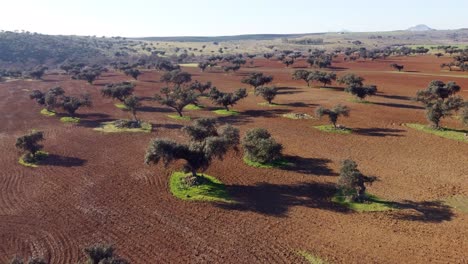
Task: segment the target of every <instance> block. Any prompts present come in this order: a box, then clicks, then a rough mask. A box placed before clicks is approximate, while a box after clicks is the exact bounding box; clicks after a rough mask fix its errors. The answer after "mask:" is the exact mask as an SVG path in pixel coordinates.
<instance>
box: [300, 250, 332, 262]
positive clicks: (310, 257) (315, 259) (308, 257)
mask: <svg viewBox="0 0 468 264" xmlns="http://www.w3.org/2000/svg"><path fill="white" fill-rule="evenodd" d="M297 254H298V255H299V256H302V257H304V258H305V259H306V260H307V262H309V263H310V264H326V263H327V262H326V261H324V260H323V259H321V258H319V257H316V256H314V255H312V254H310V253H309V252H307V251H304V250H300V251H298V252H297Z"/></svg>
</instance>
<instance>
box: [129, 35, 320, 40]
mask: <svg viewBox="0 0 468 264" xmlns="http://www.w3.org/2000/svg"><path fill="white" fill-rule="evenodd" d="M323 34H325V33H307V34H252V35H236V36H216V37H203V36H187V37H143V38H134V39H135V40H147V41H168V42H171V41H176V42H222V41H240V40H273V39H280V38H299V37H304V36H310V35H323Z"/></svg>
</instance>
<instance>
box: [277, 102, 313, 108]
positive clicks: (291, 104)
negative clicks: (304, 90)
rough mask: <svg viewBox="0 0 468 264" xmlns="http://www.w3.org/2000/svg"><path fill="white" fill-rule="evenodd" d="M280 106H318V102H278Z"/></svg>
mask: <svg viewBox="0 0 468 264" xmlns="http://www.w3.org/2000/svg"><path fill="white" fill-rule="evenodd" d="M278 106H290V107H309V106H318V104H306V103H303V102H294V103H287V104H278Z"/></svg>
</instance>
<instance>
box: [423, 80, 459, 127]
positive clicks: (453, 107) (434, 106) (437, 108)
mask: <svg viewBox="0 0 468 264" xmlns="http://www.w3.org/2000/svg"><path fill="white" fill-rule="evenodd" d="M460 90H461V87H460V86H459V85H458V84H456V83H455V82H447V83H444V82H442V81H438V80H436V81H432V82H430V83H429V85H428V86H427V88H426V89H425V90H419V91H418V92H417V93H416V98H415V100H416V101H418V102H421V103H422V104H423V105H424V106H425V108H426V117H427V119H428V120H429V121H430V122H431V123H432V125H433V127H434V128H436V129H439V128H440V121H441V120H442V118H445V117H449V116H452V115H453V112H455V111H458V110H459V109H461V108H462V107H463V106H465V105H466V103H465V102H464V101H463V98H462V97H460V96H458V95H456V93H458V92H459V91H460Z"/></svg>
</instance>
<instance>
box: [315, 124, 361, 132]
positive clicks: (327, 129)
mask: <svg viewBox="0 0 468 264" xmlns="http://www.w3.org/2000/svg"><path fill="white" fill-rule="evenodd" d="M314 128H316V129H318V130H320V131H323V132H327V133H335V134H351V133H353V130H351V129H349V128H335V127H334V126H333V125H322V126H314Z"/></svg>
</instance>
